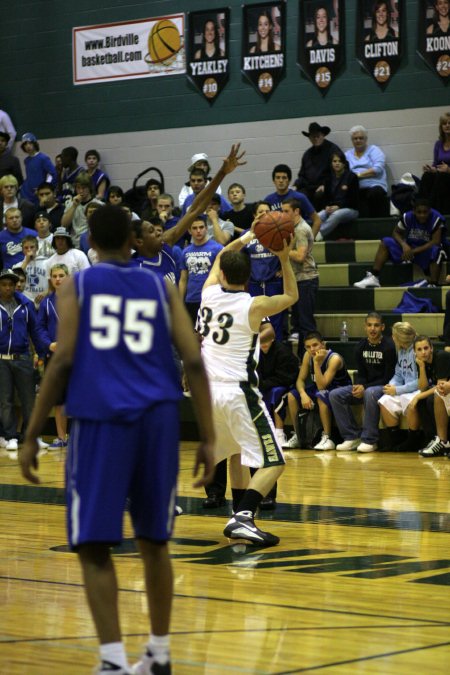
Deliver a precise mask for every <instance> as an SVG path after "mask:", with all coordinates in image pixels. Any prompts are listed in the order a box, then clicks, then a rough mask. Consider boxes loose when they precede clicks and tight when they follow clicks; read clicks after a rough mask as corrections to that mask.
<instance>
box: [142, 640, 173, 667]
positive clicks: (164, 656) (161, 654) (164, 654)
mask: <svg viewBox="0 0 450 675" xmlns="http://www.w3.org/2000/svg"><path fill="white" fill-rule="evenodd" d="M147 647H148V649H149V651H150V652H151V653H152V656H153V658H154V659H155V661H156V663H159V665H160V666H163V665H164V664H166V663H168V662H169V661H170V654H169V647H170V636H169V635H153V634H152V633H150V639H149V641H148V643H147Z"/></svg>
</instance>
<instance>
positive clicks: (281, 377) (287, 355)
mask: <svg viewBox="0 0 450 675" xmlns="http://www.w3.org/2000/svg"><path fill="white" fill-rule="evenodd" d="M259 339H260V354H259V363H258V368H257V372H258V378H259V390H260V392H261V393H262V395H263V399H264V403H265V404H266V406H267V409H268V411H269V413H270V415H271V417H272V419H273V420H274V424H275V435H276V437H277V439H278V442H279V443H280V445H281V446H283V445H284V444H285V443H286V436H285V435H284V429H283V427H284V422H283V415H282V414H281V415H280V412H281V411H279V408H280V404H282V398H283V396H284V395H285V394H286V393H287V391H288V390H289V389H291V388H292V387H294V386H295V382H296V380H297V377H298V372H299V361H298V358H297V357H296V356H295V354H293V352H292V351H291V349H289V347H288V346H287V345H285V344H283V342H280V341H279V340H276V339H275V331H274V329H273V327H272V324H271V323H270V322H268V323H267V324H264V331H263V330H261V332H260V336H259Z"/></svg>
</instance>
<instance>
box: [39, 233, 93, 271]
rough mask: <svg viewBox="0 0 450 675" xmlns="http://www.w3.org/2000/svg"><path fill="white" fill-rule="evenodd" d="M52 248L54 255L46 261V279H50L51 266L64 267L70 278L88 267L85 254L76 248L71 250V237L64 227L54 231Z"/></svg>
mask: <svg viewBox="0 0 450 675" xmlns="http://www.w3.org/2000/svg"><path fill="white" fill-rule="evenodd" d="M53 248H54V249H55V251H56V253H54V254H53V255H52V256H51V257H50V258H48V259H47V276H48V278H50V270H51V268H52V267H53V265H57V264H58V265H65V266H66V267H67V269H68V270H69V275H70V276H72V275H73V274H75V272H79V271H80V270H84V269H87V268H88V267H90V264H89V260H88V259H87V256H86V254H85V253H83V251H79V250H78V249H77V248H73V243H72V237H71V236H70V234H69V233H68V231H67V230H66V228H65V227H58V228H57V229H56V230H55V231H54V233H53Z"/></svg>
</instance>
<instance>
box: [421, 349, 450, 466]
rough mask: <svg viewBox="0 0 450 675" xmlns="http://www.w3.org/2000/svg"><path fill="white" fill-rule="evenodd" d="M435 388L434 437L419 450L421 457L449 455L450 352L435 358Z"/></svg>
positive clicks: (441, 353) (439, 354) (442, 353)
mask: <svg viewBox="0 0 450 675" xmlns="http://www.w3.org/2000/svg"><path fill="white" fill-rule="evenodd" d="M436 361H437V363H436V381H437V384H436V388H435V392H434V401H433V403H434V420H435V422H436V431H437V435H436V437H435V438H434V439H433V440H432V441H430V443H428V445H427V446H426V448H423V449H422V450H419V454H420V455H422V456H423V457H439V456H445V455H447V457H449V456H450V443H449V441H448V417H449V415H450V354H449V352H447V351H443V352H439V353H438V354H437V359H436Z"/></svg>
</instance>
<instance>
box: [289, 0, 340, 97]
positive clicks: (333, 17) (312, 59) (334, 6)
mask: <svg viewBox="0 0 450 675" xmlns="http://www.w3.org/2000/svg"><path fill="white" fill-rule="evenodd" d="M344 15H345V10H344V0H325V2H320V1H319V2H318V1H317V0H300V2H299V29H298V64H299V66H300V68H301V70H302V72H303V73H304V74H305V75H306V76H307V77H308V78H309V79H310V80H312V82H314V84H315V85H316V87H318V88H319V90H320V91H321V92H322V94H323V95H325V94H326V93H327V91H328V90H329V88H330V85H331V84H332V82H334V80H335V79H336V77H337V74H338V72H339V70H340V69H341V68H342V66H343V65H344V60H345V48H344V47H345V36H344V27H345V20H344Z"/></svg>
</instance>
